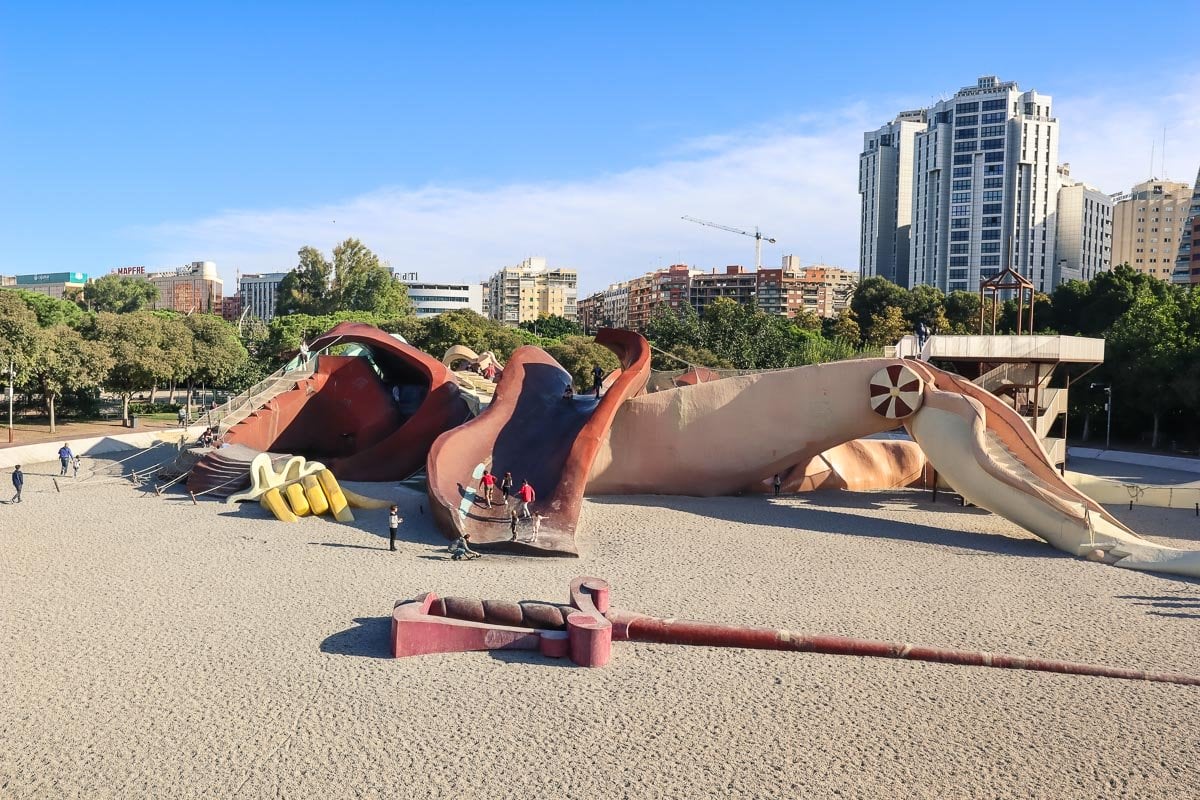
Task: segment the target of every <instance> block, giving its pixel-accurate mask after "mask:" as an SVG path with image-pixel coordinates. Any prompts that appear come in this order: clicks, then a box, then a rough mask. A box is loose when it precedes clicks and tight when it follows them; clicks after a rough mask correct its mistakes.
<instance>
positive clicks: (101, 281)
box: [83, 275, 158, 314]
mask: <svg viewBox="0 0 1200 800" xmlns="http://www.w3.org/2000/svg"><path fill="white" fill-rule="evenodd" d="M83 302H84V304H85V305H86V306H87V308H88V309H90V310H91V311H96V312H103V311H107V312H110V313H114V314H129V313H132V312H134V311H141V310H142V309H145V308H149V307H150V306H151V305H153V304H154V303H156V302H158V287H157V286H155V285H154V284H153V283H151V282H150V281H147V280H143V279H141V278H130V277H127V276H125V275H104V276H102V277H100V278H97V279H96V280H94V281H92V282H91V283H89V284H88V285H87V286H85V287H83Z"/></svg>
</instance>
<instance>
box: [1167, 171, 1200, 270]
mask: <svg viewBox="0 0 1200 800" xmlns="http://www.w3.org/2000/svg"><path fill="white" fill-rule="evenodd" d="M1171 282H1172V283H1179V284H1193V283H1200V172H1197V173H1196V185H1195V187H1194V188H1193V189H1192V198H1191V201H1190V202H1189V203H1188V211H1187V216H1186V217H1184V220H1183V225H1182V226H1181V229H1180V233H1179V249H1178V250H1177V251H1176V255H1175V272H1174V273H1173V274H1172V276H1171Z"/></svg>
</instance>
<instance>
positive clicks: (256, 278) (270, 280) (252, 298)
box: [238, 272, 287, 322]
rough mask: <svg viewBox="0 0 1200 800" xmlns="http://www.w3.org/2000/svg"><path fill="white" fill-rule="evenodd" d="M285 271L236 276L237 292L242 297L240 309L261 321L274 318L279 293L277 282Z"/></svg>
mask: <svg viewBox="0 0 1200 800" xmlns="http://www.w3.org/2000/svg"><path fill="white" fill-rule="evenodd" d="M286 275H287V273H286V272H262V273H251V274H248V275H242V276H240V277H239V278H238V294H239V295H240V296H241V298H242V311H243V312H245V311H246V309H249V313H250V314H251V315H253V316H255V317H258V318H259V319H261V320H262V321H263V322H270V321H271V320H272V319H274V318H275V303H276V298H277V297H278V295H279V282H280V281H282V280H283V279H284V277H285V276H286Z"/></svg>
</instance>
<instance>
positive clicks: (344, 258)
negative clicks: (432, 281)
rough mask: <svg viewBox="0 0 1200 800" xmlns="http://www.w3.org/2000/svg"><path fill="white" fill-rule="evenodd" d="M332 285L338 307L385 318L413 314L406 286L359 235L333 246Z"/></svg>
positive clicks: (341, 309) (336, 306)
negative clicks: (359, 238)
mask: <svg viewBox="0 0 1200 800" xmlns="http://www.w3.org/2000/svg"><path fill="white" fill-rule="evenodd" d="M333 285H334V308H335V309H336V310H338V311H366V312H370V313H372V314H377V315H379V316H381V317H385V318H387V319H397V318H400V317H406V316H409V315H411V314H412V301H410V300H409V299H408V289H407V287H405V285H404V284H402V283H400V281H398V280H396V277H395V276H394V275H392V271H391V270H390V269H388V268H387V266H386V265H385V264H383V263H382V262H381V261H380V260H379V256H377V255H375V254H374V253H373V252H371V250H370V248H368V247H367V246H366V245H364V244H363V243H362V242H360V241H359V240H358V239H347V240H346V241H344V242H342V243H341V244H339V245H338V246H337V247H335V248H333Z"/></svg>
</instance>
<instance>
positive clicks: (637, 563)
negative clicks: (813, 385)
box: [0, 462, 1200, 799]
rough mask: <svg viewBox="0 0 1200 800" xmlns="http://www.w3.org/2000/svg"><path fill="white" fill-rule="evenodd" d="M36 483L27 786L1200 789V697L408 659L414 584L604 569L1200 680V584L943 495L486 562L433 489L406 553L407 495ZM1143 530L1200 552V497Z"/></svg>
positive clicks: (655, 662) (474, 790) (783, 792)
mask: <svg viewBox="0 0 1200 800" xmlns="http://www.w3.org/2000/svg"><path fill="white" fill-rule="evenodd" d="M100 464H102V462H90V463H88V464H87V465H86V466H85V469H84V472H83V473H82V474H81V476H80V477H81V479H84V478H87V477H88V476H89V475H90V474H92V471H93V469H95V468H96V467H97V466H98V465H100ZM29 472H30V473H31V474H30V478H29V483H28V484H27V488H26V497H25V502H24V503H22V504H21V505H4V506H0V676H2V677H0V797H5V798H8V797H12V798H28V797H44V798H68V797H78V798H143V797H146V798H149V797H153V798H167V797H181V798H192V797H210V798H229V797H296V798H300V797H321V798H342V797H364V798H375V797H381V798H382V797H389V798H391V797H513V798H527V797H555V798H559V797H605V798H608V797H635V798H667V797H671V798H674V797H679V798H701V797H713V798H718V797H719V798H759V797H788V798H792V797H840V798H855V797H863V798H874V797H888V798H896V797H905V798H909V797H914V798H926V797H928V798H939V799H940V798H1008V797H1021V798H1098V797H1104V798H1108V797H1130V798H1134V797H1136V798H1152V797H1163V798H1181V797H1188V796H1196V793H1197V792H1198V791H1200V790H1198V789H1197V787H1200V724H1198V723H1197V720H1198V719H1200V689H1196V688H1189V687H1180V686H1171V685H1160V684H1146V683H1135V682H1128V681H1116V680H1105V679H1097V678H1086V677H1072V676H1060V675H1052V674H1041V673H1029V672H1014V671H1006V670H996V669H983V668H967V667H949V666H940V665H935V664H921V663H908V662H894V661H888V660H881V659H856V658H847V657H836V656H817V655H802V654H790V653H772V652H754V651H742V650H720V649H709V648H684V647H670V646H653V645H636V644H629V643H618V644H615V645H614V658H613V662H612V663H611V664H610V665H609V666H608V667H606V668H604V669H598V670H585V669H578V668H574V667H571V666H569V665H566V664H563V663H559V662H553V661H549V660H545V659H542V658H540V657H537V656H534V655H529V654H525V653H502V652H498V653H494V654H488V653H466V654H450V655H440V656H427V657H422V658H414V659H407V660H402V661H395V660H392V659H390V658H388V643H387V635H388V627H389V622H388V620H389V614H390V611H391V607H392V604H393V601H394V600H396V599H397V598H402V597H411V596H413V595H415V594H418V593H420V592H422V591H425V590H428V589H434V590H437V591H439V592H440V593H442V594H460V595H468V596H482V597H494V598H507V599H521V598H546V599H555V600H559V599H564V598H565V593H566V588H567V584H568V582H569V581H570V579H571V578H572V577H573V576H575V575H577V574H592V575H597V576H601V577H604V578H607V579H608V580H609V581H610V582H611V583H612V586H613V600H614V604H615V605H618V606H622V607H626V608H630V609H634V610H639V611H646V612H650V613H656V614H661V615H664V616H670V615H675V616H684V617H691V618H697V619H705V620H712V621H721V622H740V623H755V624H763V625H770V626H779V627H788V628H792V629H797V630H804V631H811V632H828V633H841V634H851V635H858V636H869V637H878V638H886V639H906V640H909V641H913V642H920V643H924V644H932V645H945V646H958V647H964V648H973V649H986V650H995V651H1005V652H1014V653H1022V654H1037V655H1043V656H1046V657H1054V658H1065V659H1074V660H1081V661H1089V662H1098V663H1105V664H1112V665H1121V666H1130V667H1146V668H1157V669H1171V670H1179V671H1188V672H1193V673H1196V672H1200V584H1198V583H1195V582H1188V581H1184V580H1178V579H1171V578H1167V577H1161V576H1155V575H1149V574H1144V573H1138V572H1132V571H1127V570H1121V569H1116V568H1112V567H1106V566H1103V565H1098V564H1091V563H1087V562H1083V561H1079V560H1075V559H1072V558H1068V557H1066V556H1063V555H1061V554H1059V553H1057V552H1056V551H1054V550H1052V549H1050V548H1049V547H1048V546H1046V545H1044V544H1042V543H1041V542H1039V541H1038V540H1036V539H1033V538H1032V537H1030V536H1029V535H1027V534H1024V533H1023V532H1021V531H1020V530H1019V529H1017V528H1016V527H1015V526H1013V525H1012V524H1010V523H1008V522H1006V521H1004V520H1002V519H1000V518H998V517H995V516H992V515H990V514H987V513H985V512H981V511H978V510H976V509H963V508H960V507H958V506H956V505H953V504H951V503H948V502H945V500H942V501H939V502H938V503H937V504H936V505H934V504H931V503H930V502H929V498H928V496H927V495H925V494H921V493H915V492H894V493H882V494H881V493H875V494H860V495H849V494H842V493H832V494H822V495H809V496H804V497H789V498H784V499H780V500H774V499H771V498H765V497H747V498H721V499H695V498H650V497H631V498H603V499H598V500H592V501H589V502H587V503H586V504H585V507H584V524H585V525H586V530H587V532H586V534H585V536H584V541H585V544H586V551H585V553H584V555H583V557H582V558H580V559H578V560H567V559H530V558H513V557H490V558H488V557H485V558H483V559H479V560H477V561H473V562H468V563H457V562H452V561H449V560H446V559H445V558H444V556H443V552H442V544H441V540H440V538H439V537H438V536H437V534H435V533H434V531H433V530H432V527H431V525H430V522H429V516H428V514H427V513H426V514H421V513H420V511H419V509H420V507H421V506H422V505H423V504H424V502H425V499H424V497H423V496H422V495H419V494H416V493H414V492H411V491H407V490H397V489H395V488H391V487H385V486H380V485H376V486H374V487H371V488H370V491H373V492H374V493H375V494H377V495H386V494H389V493H390V494H392V495H393V496H395V497H397V498H398V499H400V501H401V505H402V513H403V514H404V515H405V516H406V523H405V525H404V526H403V527H402V529H401V533H402V536H403V541H402V543H401V544H400V546H399V552H396V553H390V552H388V551H387V541H386V530H385V522H384V516H383V515H384V513H385V512H361V513H360V515H359V517H360V521H359V522H358V523H356V524H353V525H340V524H337V523H335V522H332V521H330V520H327V519H321V520H318V519H307V520H303V521H302V522H301V523H299V524H297V525H291V526H289V525H285V524H283V523H279V522H276V521H274V520H271V519H267V518H266V517H265V516H264V514H263V513H262V511H261V510H260V509H259V508H258V507H257V506H254V507H243V508H240V509H236V508H230V507H228V506H225V505H221V504H219V503H216V502H202V503H201V504H200V505H199V506H193V505H192V503H191V502H190V501H189V500H187V499H186V498H182V497H180V496H174V497H170V498H156V497H154V496H153V495H146V494H144V493H142V492H139V491H138V490H136V489H134V488H132V487H131V486H130V485H129V484H121V483H102V482H101V478H100V477H98V476H97V477H94V478H92V479H91V480H89V481H84V482H82V483H80V484H79V485H71V486H67V488H65V489H64V491H63V492H62V493H61V494H57V493H55V492H54V490H53V487H52V486H51V484H50V483H49V478H43V477H40V476H39V475H37V474H36V473H39V472H40V473H51V472H53V473H56V472H57V470H56V469H55V468H53V467H50V466H48V465H42V466H40V467H38V466H35V467H33V468H30V469H29ZM4 481H5V483H6V484H7V477H6V476H5V477H4ZM359 488H361V486H360V487H359ZM2 496H4V497H5V498H7V493H6V492H4V493H2ZM426 511H427V509H426ZM1122 516H1123V517H1124V518H1125V519H1126V520H1127V521H1128V522H1130V524H1132V525H1133V526H1134V527H1135V529H1139V530H1142V531H1143V532H1146V533H1151V534H1159V535H1169V536H1171V537H1172V538H1170V539H1168V540H1167V541H1169V542H1171V543H1174V544H1178V545H1182V546H1190V547H1200V520H1198V519H1196V518H1195V517H1193V516H1191V515H1189V514H1187V513H1185V512H1178V511H1161V510H1155V509H1147V510H1138V511H1135V512H1133V513H1132V514H1131V513H1123V514H1122Z"/></svg>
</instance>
